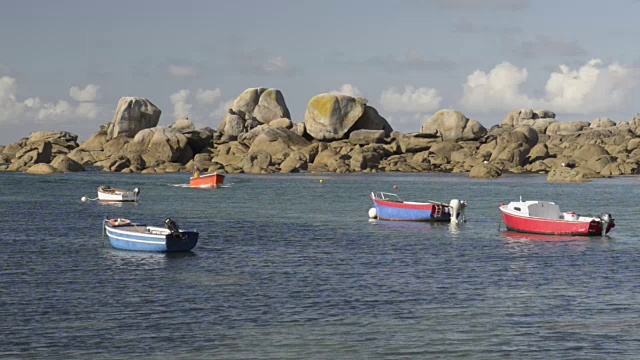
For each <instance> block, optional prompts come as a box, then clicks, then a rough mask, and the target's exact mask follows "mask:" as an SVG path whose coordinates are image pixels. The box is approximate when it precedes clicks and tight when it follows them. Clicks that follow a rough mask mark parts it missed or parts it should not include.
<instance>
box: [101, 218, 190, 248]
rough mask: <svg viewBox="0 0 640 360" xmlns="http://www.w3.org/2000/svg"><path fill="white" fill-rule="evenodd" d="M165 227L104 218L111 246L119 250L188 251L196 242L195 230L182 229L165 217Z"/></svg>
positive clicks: (105, 229)
mask: <svg viewBox="0 0 640 360" xmlns="http://www.w3.org/2000/svg"><path fill="white" fill-rule="evenodd" d="M164 224H165V227H159V226H147V225H144V224H138V223H133V222H131V221H129V220H127V219H104V221H103V226H104V231H105V233H106V234H107V237H109V242H111V246H113V247H114V248H116V249H120V250H139V251H156V252H176V251H190V250H191V249H193V248H194V247H195V246H196V244H197V243H198V232H197V231H184V230H180V229H179V228H178V225H177V224H176V223H175V221H173V220H171V219H166V220H165V221H164Z"/></svg>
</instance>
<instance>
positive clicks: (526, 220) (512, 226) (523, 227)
mask: <svg viewBox="0 0 640 360" xmlns="http://www.w3.org/2000/svg"><path fill="white" fill-rule="evenodd" d="M500 211H501V213H502V220H503V222H504V224H505V225H506V227H507V229H509V230H512V231H518V232H524V233H530V234H544V235H573V236H595V235H602V222H601V221H599V220H595V219H594V220H590V221H572V220H563V219H557V220H556V219H544V218H537V217H530V216H518V215H515V214H511V213H509V212H507V211H505V209H504V206H502V207H500ZM613 226H614V225H613V224H612V223H609V224H608V225H607V229H606V232H605V233H608V232H609V231H611V229H612V228H613Z"/></svg>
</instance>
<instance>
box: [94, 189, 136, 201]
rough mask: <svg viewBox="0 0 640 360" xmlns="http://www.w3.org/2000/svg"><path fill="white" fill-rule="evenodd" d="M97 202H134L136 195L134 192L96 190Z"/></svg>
mask: <svg viewBox="0 0 640 360" xmlns="http://www.w3.org/2000/svg"><path fill="white" fill-rule="evenodd" d="M98 200H100V201H102V202H136V201H138V195H137V194H136V192H135V191H129V190H119V189H110V190H104V189H103V188H102V187H99V188H98Z"/></svg>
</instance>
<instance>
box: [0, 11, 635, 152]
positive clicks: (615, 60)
mask: <svg viewBox="0 0 640 360" xmlns="http://www.w3.org/2000/svg"><path fill="white" fill-rule="evenodd" d="M639 12H640V1H638V0H614V1H607V2H602V1H561V0H556V1H547V0H539V1H533V0H530V1H527V0H442V1H440V0H433V1H384V2H383V1H333V0H323V1H281V0H272V1H268V2H266V1H242V0H236V1H179V2H177V1H165V0H158V1H135V0H134V1H108V2H107V1H75V0H73V1H64V0H62V1H57V2H49V1H30V0H24V1H5V2H3V5H2V11H1V12H0V47H1V48H2V49H3V51H2V53H1V55H0V144H5V145H6V144H8V143H11V142H14V141H17V140H18V139H20V138H21V137H24V136H28V135H29V133H30V132H32V131H39V130H65V131H71V132H74V133H76V134H78V135H79V136H80V140H85V139H86V138H88V137H89V136H90V135H91V134H93V133H94V132H95V131H97V130H98V128H99V125H100V124H104V123H107V122H109V121H111V120H112V117H113V113H114V111H115V107H116V105H117V102H118V99H119V98H120V97H122V96H139V97H146V98H148V99H149V100H151V101H152V102H153V103H154V104H156V105H157V106H158V107H159V108H160V109H161V110H162V112H163V113H162V117H161V119H160V125H169V124H171V123H173V121H174V120H175V119H177V118H178V117H179V116H181V115H188V116H189V118H190V119H191V120H192V121H194V122H195V123H196V125H197V126H198V127H203V126H210V127H213V128H215V127H216V126H217V125H218V124H219V123H220V120H221V119H222V115H223V114H224V112H225V109H226V107H228V106H229V102H230V101H232V100H233V99H234V98H235V97H237V96H238V95H239V94H240V93H241V92H242V91H244V90H245V89H247V88H251V87H268V88H277V89H280V90H281V91H282V92H283V94H284V97H285V100H286V102H287V105H288V107H289V109H290V111H291V115H292V117H293V119H292V120H293V121H294V122H302V121H304V112H305V109H306V106H307V103H308V101H309V99H311V98H312V97H313V96H315V95H317V94H321V93H326V92H332V91H334V92H342V93H345V94H348V95H358V96H363V97H366V98H367V99H368V100H369V104H370V105H371V106H373V107H375V108H376V109H378V111H379V112H380V113H381V115H382V116H384V117H385V118H387V120H388V121H389V122H390V124H391V126H392V127H393V128H394V129H396V130H399V131H403V132H415V131H418V130H419V128H420V125H421V124H422V123H423V122H424V121H425V120H426V119H428V118H429V117H430V116H431V115H432V114H433V113H434V112H436V111H438V110H440V109H445V108H453V109H456V110H459V111H462V112H463V113H464V114H465V115H466V116H467V117H469V118H472V119H476V120H479V121H480V122H481V123H482V124H483V125H485V126H487V127H490V126H491V125H494V124H497V123H499V122H501V121H502V120H503V119H504V117H505V116H506V114H507V113H508V112H509V111H511V110H514V109H519V108H524V107H530V108H534V109H548V110H552V111H554V112H556V114H557V119H558V120H560V121H573V120H584V121H593V119H595V118H597V117H601V116H606V117H609V118H611V119H613V120H614V121H616V122H618V121H622V120H627V121H628V120H631V118H632V117H633V116H634V115H635V114H636V113H637V112H639V111H640V109H639V108H638V107H637V106H636V101H635V99H637V98H638V95H640V93H639V91H638V90H639V88H640V81H638V80H639V73H640V71H639V70H640V52H639V51H638V50H636V49H635V44H636V43H637V39H638V38H639V35H640V28H639V27H638V26H637V25H636V24H637V14H638V13H639Z"/></svg>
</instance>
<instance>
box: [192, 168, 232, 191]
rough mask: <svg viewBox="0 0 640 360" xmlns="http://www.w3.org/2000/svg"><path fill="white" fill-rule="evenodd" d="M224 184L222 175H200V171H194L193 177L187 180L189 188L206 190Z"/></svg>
mask: <svg viewBox="0 0 640 360" xmlns="http://www.w3.org/2000/svg"><path fill="white" fill-rule="evenodd" d="M223 183H224V175H222V174H218V173H213V174H205V175H200V171H198V170H197V169H196V170H194V172H193V175H192V176H191V177H190V178H189V186H191V187H199V188H207V187H218V186H220V185H222V184H223Z"/></svg>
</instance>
